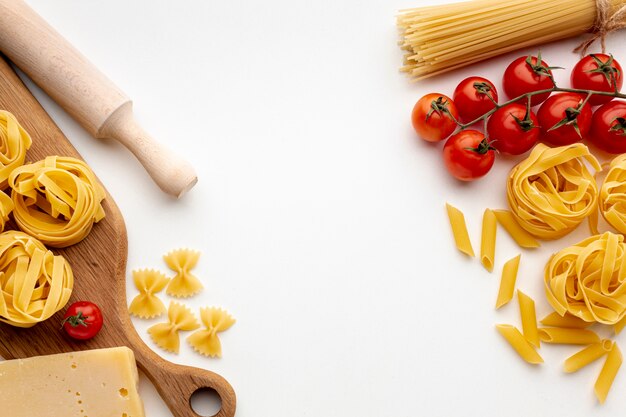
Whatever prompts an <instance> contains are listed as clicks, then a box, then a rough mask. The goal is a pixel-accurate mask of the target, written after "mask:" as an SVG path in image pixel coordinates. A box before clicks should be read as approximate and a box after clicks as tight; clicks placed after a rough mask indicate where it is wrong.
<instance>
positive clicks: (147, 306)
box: [128, 269, 169, 319]
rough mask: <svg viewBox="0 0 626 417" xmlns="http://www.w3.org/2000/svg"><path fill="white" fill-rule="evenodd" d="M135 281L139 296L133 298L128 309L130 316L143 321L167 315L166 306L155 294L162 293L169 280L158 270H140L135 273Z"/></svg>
mask: <svg viewBox="0 0 626 417" xmlns="http://www.w3.org/2000/svg"><path fill="white" fill-rule="evenodd" d="M133 280H134V281H135V287H137V289H138V290H139V295H137V296H136V297H135V298H133V301H132V302H131V303H130V306H129V307H128V311H129V312H130V314H133V315H135V316H137V317H140V318H142V319H151V318H154V317H158V316H160V315H161V314H163V313H165V311H166V308H165V304H163V301H161V300H160V299H159V297H157V296H156V295H155V293H158V292H160V291H162V290H163V288H165V286H166V285H167V283H168V282H169V279H168V278H167V277H166V276H165V275H164V274H163V273H161V272H159V271H157V270H154V269H140V270H137V271H133Z"/></svg>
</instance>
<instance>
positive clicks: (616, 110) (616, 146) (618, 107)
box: [589, 101, 626, 153]
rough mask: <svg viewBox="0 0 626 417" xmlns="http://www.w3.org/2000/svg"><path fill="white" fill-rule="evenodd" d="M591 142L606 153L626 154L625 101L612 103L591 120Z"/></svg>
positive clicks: (601, 109)
mask: <svg viewBox="0 0 626 417" xmlns="http://www.w3.org/2000/svg"><path fill="white" fill-rule="evenodd" d="M589 142H591V143H593V144H594V145H596V146H597V147H598V148H600V149H602V150H603V151H606V152H610V153H626V102H625V101H612V102H610V103H607V104H604V105H602V106H601V107H599V108H598V109H597V110H596V112H595V113H594V114H593V119H591V131H590V132H589Z"/></svg>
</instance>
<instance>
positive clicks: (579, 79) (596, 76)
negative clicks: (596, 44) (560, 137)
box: [571, 54, 624, 106]
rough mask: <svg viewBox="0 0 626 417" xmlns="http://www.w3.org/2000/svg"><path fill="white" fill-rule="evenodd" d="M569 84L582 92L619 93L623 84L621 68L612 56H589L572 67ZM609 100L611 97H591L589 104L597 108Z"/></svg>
mask: <svg viewBox="0 0 626 417" xmlns="http://www.w3.org/2000/svg"><path fill="white" fill-rule="evenodd" d="M571 82H572V87H574V88H580V89H582V90H595V91H607V92H614V91H618V92H619V91H620V90H621V89H622V85H623V84H624V77H623V72H622V66H621V65H620V64H619V62H617V61H616V60H615V59H613V55H606V54H590V55H587V56H585V57H583V59H581V60H580V61H578V63H577V64H576V66H574V69H573V70H572V75H571ZM611 100H613V97H611V96H603V95H592V96H591V98H590V99H589V104H591V105H592V106H597V105H599V104H604V103H608V102H609V101H611Z"/></svg>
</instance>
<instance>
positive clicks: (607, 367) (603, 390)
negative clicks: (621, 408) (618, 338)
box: [593, 342, 622, 404]
mask: <svg viewBox="0 0 626 417" xmlns="http://www.w3.org/2000/svg"><path fill="white" fill-rule="evenodd" d="M621 366H622V352H621V350H620V349H619V347H618V346H617V343H615V342H613V346H612V347H611V351H610V352H609V353H608V355H607V356H606V360H605V361H604V365H603V366H602V370H601V371H600V375H598V379H596V383H595V385H594V387H593V390H594V392H595V393H596V397H597V398H598V401H600V404H602V403H604V401H605V400H606V397H607V395H609V391H610V389H611V385H613V381H614V380H615V376H616V375H617V372H618V371H619V368H620V367H621Z"/></svg>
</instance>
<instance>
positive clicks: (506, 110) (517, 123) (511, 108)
mask: <svg viewBox="0 0 626 417" xmlns="http://www.w3.org/2000/svg"><path fill="white" fill-rule="evenodd" d="M487 133H488V135H489V139H490V140H491V145H492V146H493V147H494V148H496V149H497V150H498V151H500V152H502V153H506V154H509V155H521V154H523V153H525V152H527V151H529V150H530V148H532V147H533V146H535V144H536V143H537V141H538V140H539V135H540V133H541V130H540V129H539V122H538V121H537V116H536V115H535V113H533V111H532V110H530V109H527V107H526V106H525V105H523V104H521V103H512V104H508V105H506V106H504V107H500V108H499V109H498V110H496V111H495V112H494V113H493V114H492V115H491V117H490V118H489V121H488V122H487Z"/></svg>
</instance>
